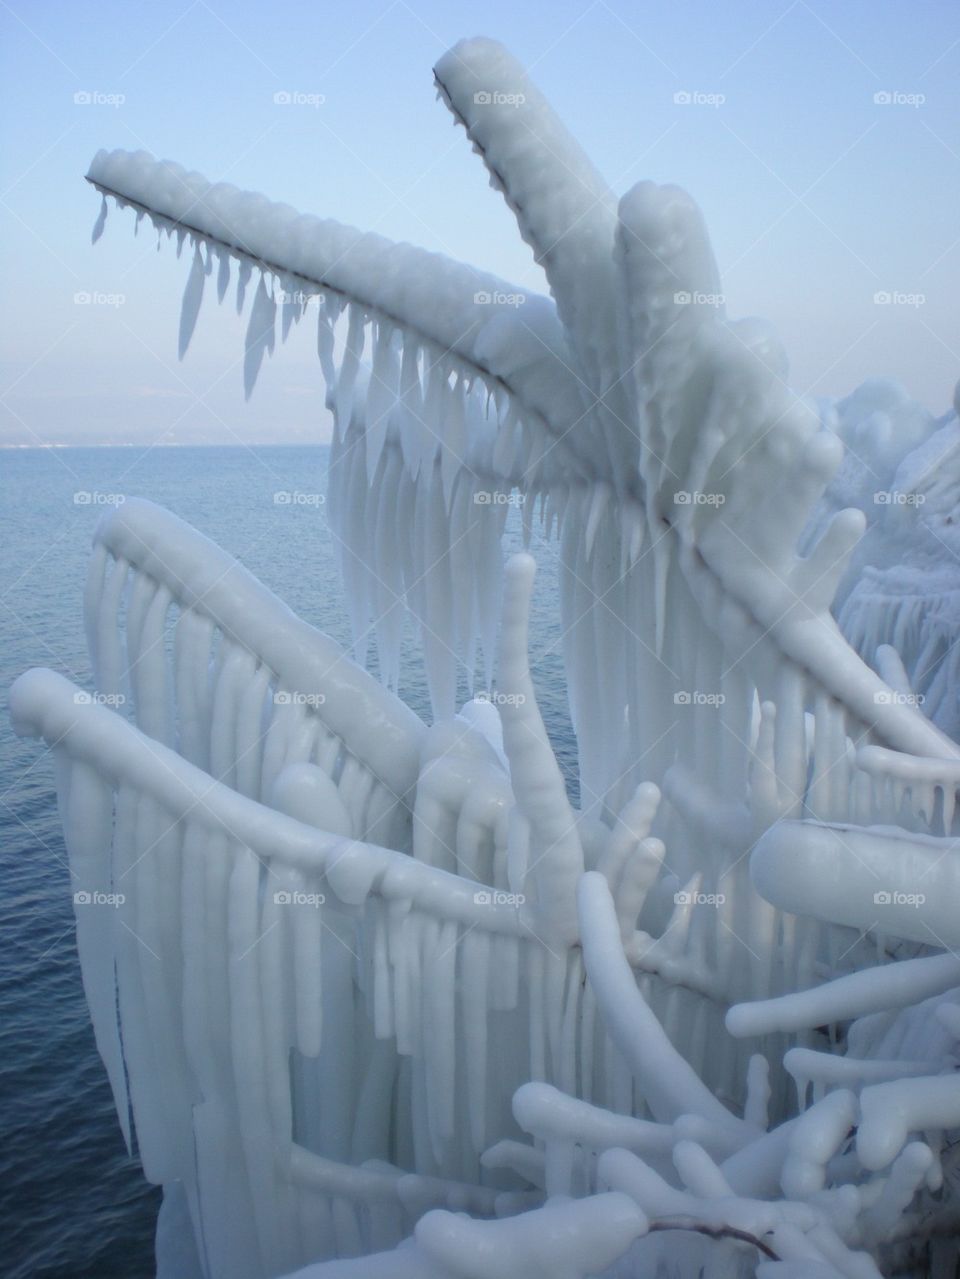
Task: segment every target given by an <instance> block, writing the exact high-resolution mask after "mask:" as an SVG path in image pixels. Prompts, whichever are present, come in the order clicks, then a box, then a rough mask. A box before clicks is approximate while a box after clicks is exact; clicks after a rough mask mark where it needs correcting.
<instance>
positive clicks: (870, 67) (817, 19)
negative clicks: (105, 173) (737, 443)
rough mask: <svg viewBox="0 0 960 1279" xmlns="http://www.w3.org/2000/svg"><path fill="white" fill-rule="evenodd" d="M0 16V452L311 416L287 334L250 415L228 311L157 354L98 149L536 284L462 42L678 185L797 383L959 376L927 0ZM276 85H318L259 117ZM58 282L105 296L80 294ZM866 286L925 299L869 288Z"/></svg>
mask: <svg viewBox="0 0 960 1279" xmlns="http://www.w3.org/2000/svg"><path fill="white" fill-rule="evenodd" d="M0 23H2V40H3V50H4V51H3V54H2V58H3V78H2V83H3V90H2V92H3V96H4V98H5V99H6V101H5V103H4V112H3V118H4V124H3V149H2V150H3V154H2V174H0V188H2V192H3V194H2V202H0V219H2V241H0V243H2V245H3V280H2V288H3V291H4V294H5V296H4V297H3V302H2V310H0V313H2V315H3V331H2V340H3V352H2V383H3V394H2V398H0V442H6V443H34V444H39V443H54V442H64V441H71V440H73V441H84V442H106V441H122V442H126V443H143V444H145V445H149V444H151V443H154V442H163V441H176V442H199V441H216V442H222V443H229V442H231V441H233V440H236V439H241V440H244V441H254V440H257V441H264V442H266V441H270V440H276V441H278V442H286V441H291V440H300V439H304V440H305V439H317V438H320V436H321V434H322V433H323V432H324V431H325V430H326V424H325V420H324V419H325V414H324V410H323V408H322V392H321V382H320V373H319V368H318V367H317V364H316V361H315V359H314V358H313V355H312V334H309V333H306V332H300V333H297V334H295V335H294V337H292V338H291V339H290V342H289V343H288V345H287V347H286V348H284V349H283V350H282V352H280V353H279V354H278V355H277V356H276V357H275V358H274V360H273V362H272V364H270V365H269V366H268V367H267V368H266V369H265V370H264V372H263V373H262V374H261V380H260V384H259V386H258V388H257V391H256V393H255V395H254V398H253V400H252V401H251V402H250V403H249V404H245V403H244V400H243V395H242V389H241V378H240V365H239V360H240V357H241V354H242V334H243V328H244V324H243V321H240V320H238V319H236V317H235V316H234V315H233V314H232V312H231V311H229V310H227V309H226V308H225V309H223V310H221V311H220V312H218V311H217V310H216V308H215V307H210V308H205V309H204V312H203V313H202V315H201V317H200V322H199V325H198V330H197V334H196V336H195V338H194V345H193V346H192V348H191V350H190V352H189V354H188V357H187V359H186V360H185V362H184V363H182V364H178V362H177V359H176V335H177V321H178V316H179V308H180V297H181V293H182V288H183V284H184V281H185V277H186V273H187V270H188V262H187V261H186V260H184V261H181V262H177V260H176V258H175V256H174V254H173V253H172V252H171V251H170V250H169V249H166V248H165V249H164V251H163V252H161V253H160V254H159V255H158V254H157V253H156V252H155V247H154V241H153V239H152V238H151V237H150V236H149V235H143V236H142V237H141V238H139V239H137V240H135V239H134V238H133V235H132V215H130V214H129V213H127V214H125V215H119V216H112V217H111V219H110V220H109V221H108V224H107V231H106V234H105V235H104V237H103V239H102V240H101V241H100V243H99V244H98V245H97V246H96V248H93V247H91V244H90V228H91V226H92V223H93V221H94V218H95V216H96V212H97V207H98V198H97V197H96V195H95V194H94V193H93V192H92V191H91V189H90V188H89V187H88V186H87V184H85V183H84V181H83V174H84V172H85V171H86V167H87V165H88V163H89V161H90V159H91V157H92V156H93V154H94V152H95V151H96V150H97V149H98V148H99V147H101V146H107V147H115V146H119V147H124V148H129V149H136V148H144V149H146V150H149V151H152V152H153V153H154V154H156V155H158V156H162V157H165V158H172V159H176V160H179V161H180V162H182V163H183V164H185V165H187V166H188V167H190V168H195V169H199V170H200V171H201V172H203V173H205V174H206V175H207V176H209V177H210V178H212V179H221V178H222V179H226V180H229V181H231V182H234V183H235V184H236V185H238V186H241V187H245V188H252V189H258V190H262V191H265V192H266V193H267V194H269V195H270V196H272V197H273V198H275V199H278V200H283V201H285V202H287V203H290V204H293V205H295V206H297V207H299V208H302V209H304V210H309V211H311V212H316V213H321V214H324V215H328V216H332V217H336V218H338V219H340V220H342V221H345V222H349V223H353V224H355V225H359V226H362V227H368V228H371V229H375V230H378V231H380V232H381V233H382V234H385V235H388V236H390V237H392V238H395V239H401V240H409V241H413V242H415V243H418V244H422V245H425V246H426V247H428V248H432V249H437V250H440V251H443V252H447V253H449V254H451V255H452V256H454V257H459V258H463V259H466V260H469V261H472V262H475V263H477V264H479V265H482V266H485V267H488V268H490V269H492V270H494V271H496V272H498V273H499V274H501V275H503V276H505V277H506V278H508V279H510V280H513V281H515V282H516V283H517V284H519V285H520V286H521V287H524V288H526V289H532V288H542V287H544V285H543V279H542V276H541V274H540V272H539V271H538V269H537V268H536V266H535V265H534V264H533V262H532V259H531V257H530V254H529V251H528V250H527V248H526V247H525V246H524V245H523V243H522V242H521V241H520V239H519V236H518V235H517V233H516V230H515V227H514V224H513V221H512V218H511V216H510V214H509V213H508V211H507V210H506V208H505V207H504V206H503V204H502V202H501V200H500V199H499V197H497V196H496V195H495V194H494V193H493V192H492V191H491V190H490V189H489V188H488V186H487V182H486V176H485V174H484V172H483V169H482V166H481V164H480V162H479V160H478V159H477V158H476V157H475V156H473V155H472V154H471V152H470V148H469V146H468V144H467V143H466V141H465V138H464V135H463V133H462V131H461V130H455V129H454V128H453V127H451V122H450V117H449V115H448V114H447V112H446V110H445V109H444V108H443V106H442V105H441V104H440V103H439V102H437V101H436V100H435V97H434V91H433V85H432V76H431V67H432V65H433V63H434V62H435V61H436V59H437V57H438V56H439V55H440V54H441V53H442V52H443V51H444V50H445V49H446V48H448V47H449V46H450V45H451V44H452V43H453V42H454V41H455V40H457V39H458V38H460V37H462V36H465V35H476V34H484V35H490V36H494V37H496V38H498V39H500V40H502V41H504V42H505V43H506V44H508V45H509V46H510V47H511V49H512V50H513V52H514V53H515V54H516V55H517V56H518V57H519V58H520V59H521V61H523V62H524V63H526V65H527V66H528V67H530V68H532V71H533V75H534V78H535V79H536V80H537V82H538V83H539V85H540V87H541V88H542V89H543V90H544V91H545V92H546V94H547V95H548V97H549V98H550V99H551V100H552V102H553V104H554V106H555V107H556V109H557V110H558V111H559V113H560V114H561V116H562V117H563V118H564V119H565V120H566V121H567V123H568V124H569V125H570V126H571V127H572V128H573V130H574V131H575V132H576V134H577V135H578V137H579V138H580V140H581V142H582V143H583V144H584V146H585V147H586V149H587V150H588V152H590V154H591V155H592V156H593V158H594V159H595V161H596V162H597V164H598V166H599V167H600V169H601V170H602V171H603V172H604V174H605V175H606V177H607V178H608V180H609V181H610V183H611V185H612V186H613V187H614V189H615V190H617V191H618V192H623V191H624V190H626V189H628V188H629V187H630V186H631V185H632V184H633V183H635V182H637V181H639V180H641V179H643V178H652V179H654V180H655V181H659V182H676V183H678V184H680V185H681V186H684V187H686V188H687V189H688V190H689V191H690V192H691V193H692V194H693V195H694V197H695V198H696V199H697V200H698V201H699V203H700V205H701V207H702V208H703V210H704V213H705V216H706V219H707V224H708V226H709V227H710V230H711V234H712V236H713V241H714V247H715V251H716V254H717V257H718V260H719V263H720V268H721V272H722V275H723V278H724V292H725V294H726V297H727V302H728V308H729V310H730V311H731V312H732V314H734V315H745V314H758V315H763V316H765V317H767V318H768V319H770V320H771V321H772V322H773V323H774V324H775V326H776V327H777V329H778V330H779V331H780V334H781V337H782V338H783V341H784V343H785V345H786V347H787V350H788V352H789V354H790V358H791V369H792V380H793V384H794V386H795V387H796V388H797V389H798V390H800V391H810V392H813V393H818V394H819V393H824V394H842V393H844V392H845V391H847V390H849V389H851V388H852V387H853V386H854V385H856V384H857V383H858V382H859V381H861V380H862V379H863V378H865V377H867V376H871V375H874V374H883V375H886V376H891V377H896V378H899V379H900V380H901V381H903V382H904V383H905V384H906V386H907V388H908V389H909V390H910V392H911V393H912V394H914V395H915V396H917V397H918V398H919V399H920V400H922V401H923V402H924V403H925V404H927V405H928V406H929V407H930V408H931V409H933V410H934V411H936V412H941V411H943V410H944V409H945V408H946V407H947V406H948V404H949V402H950V398H951V395H952V388H953V385H954V383H955V381H956V380H957V377H958V376H960V354H958V353H960V333H958V329H957V298H958V297H960V287H958V285H960V224H958V219H957V210H958V208H960V128H958V123H960V82H958V77H957V74H956V71H957V65H958V61H960V10H958V8H957V6H956V5H955V4H953V3H947V0H931V2H929V3H925V4H923V5H917V4H915V3H911V2H909V0H892V2H888V3H884V2H883V0H880V2H877V0H874V2H872V3H865V2H861V0H847V2H845V3H842V4H838V3H833V4H828V3H826V2H825V0H815V2H814V0H811V2H808V0H792V2H791V0H783V2H782V3H781V2H780V0H777V2H775V3H772V2H766V3H748V2H747V0H732V2H731V3H727V4H723V5H717V4H716V3H700V0H692V2H681V3H675V4H670V5H665V4H637V3H624V2H623V0H609V2H608V0H596V2H595V3H588V2H587V0H578V2H577V3H568V2H567V0H556V2H555V3H552V4H550V5H544V4H526V5H524V4H518V3H517V2H516V0H513V3H509V4H508V3H501V2H500V0H491V2H489V3H484V4H483V5H480V4H467V3H459V2H457V0H448V2H443V0H410V2H408V0H377V2H369V0H359V3H351V4H346V3H339V4H327V3H305V2H304V3H301V2H299V0H274V3H272V4H270V5H263V4H262V3H261V4H255V3H247V2H244V0H241V2H237V3H228V2H227V0H192V2H191V0H180V2H178V3H166V4H151V5H130V4H129V2H128V0H124V2H123V3H121V2H120V0H101V2H100V3H99V4H97V5H96V6H95V7H94V6H87V5H80V4H77V3H75V2H71V0H31V2H30V3H27V2H26V0H11V2H10V3H7V2H6V0H0ZM281 90H287V91H290V92H293V93H299V94H304V95H311V94H312V95H322V96H323V98H324V101H323V104H322V105H321V106H317V107H312V106H295V105H291V106H278V105H276V104H275V102H274V95H275V93H277V92H278V91H281ZM682 92H687V93H690V94H693V95H694V96H696V95H705V96H707V97H710V98H712V99H713V100H714V101H716V100H717V99H718V98H722V99H723V101H722V102H721V103H720V104H719V105H707V104H706V103H703V104H697V103H696V102H694V103H690V104H682V103H677V102H675V100H674V95H675V94H677V93H682ZM78 93H81V94H82V93H86V94H89V95H91V97H92V98H93V101H90V102H76V101H75V95H76V94H78ZM878 93H879V94H888V95H893V96H894V99H895V100H894V101H892V102H886V103H877V102H875V100H874V98H875V95H876V94H878ZM120 99H122V101H121V100H120ZM84 291H86V292H97V293H100V294H114V295H122V297H123V299H124V300H123V303H122V304H121V305H116V306H110V305H105V304H101V305H95V306H78V305H77V304H76V303H75V302H74V295H75V293H77V292H84ZM877 292H891V293H894V292H896V293H901V294H908V295H921V296H922V298H923V302H922V304H919V305H909V304H906V303H902V304H898V305H889V306H878V305H876V304H875V302H874V295H875V294H876V293H877Z"/></svg>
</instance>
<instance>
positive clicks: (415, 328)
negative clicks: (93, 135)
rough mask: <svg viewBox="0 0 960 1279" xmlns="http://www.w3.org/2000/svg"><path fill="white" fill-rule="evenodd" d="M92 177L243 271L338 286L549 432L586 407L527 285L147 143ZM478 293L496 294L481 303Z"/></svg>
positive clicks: (546, 314) (556, 329)
mask: <svg viewBox="0 0 960 1279" xmlns="http://www.w3.org/2000/svg"><path fill="white" fill-rule="evenodd" d="M87 178H88V180H89V181H90V182H91V183H93V184H94V186H96V187H97V189H98V190H99V191H100V192H101V193H102V194H105V195H107V196H110V197H113V198H115V199H116V200H118V201H119V202H121V203H127V204H132V205H134V207H136V208H137V209H138V211H141V212H146V213H147V214H149V216H150V217H151V218H152V219H153V220H154V221H155V222H156V224H157V225H158V226H159V227H165V228H166V229H168V230H176V231H177V232H178V233H179V234H180V235H181V236H186V235H191V236H192V237H194V238H197V237H199V238H202V239H203V240H204V241H206V242H207V245H208V248H210V249H212V250H216V249H219V250H221V251H224V252H228V253H229V254H231V255H234V256H237V257H238V258H240V260H241V278H242V277H243V274H244V269H245V274H246V275H249V272H250V268H251V266H253V267H256V268H259V270H260V271H262V272H264V273H267V274H271V275H275V276H278V277H280V278H281V279H284V281H285V283H284V288H288V287H289V288H292V289H293V290H302V291H303V293H305V294H307V295H309V294H311V293H320V292H323V291H326V290H331V291H333V292H334V293H335V294H337V295H338V296H339V297H340V299H342V300H346V301H348V302H356V303H358V304H359V305H360V306H362V307H363V308H364V310H365V311H367V312H369V313H375V314H377V315H379V316H381V317H383V318H385V319H386V320H388V321H389V322H390V323H391V324H393V325H397V326H399V327H401V328H402V329H403V330H404V331H405V332H409V333H411V334H412V335H413V336H414V337H415V338H417V339H419V340H420V341H422V342H423V343H425V344H431V343H432V344H435V345H436V346H437V347H438V348H439V349H440V350H442V351H450V352H452V353H455V354H456V356H457V357H458V358H459V359H462V360H463V361H465V362H466V364H468V365H470V366H472V368H473V369H474V370H475V371H476V372H477V373H479V374H481V375H482V376H484V377H487V378H489V379H490V380H491V381H496V382H499V383H500V384H502V386H503V387H504V388H505V389H506V390H507V391H508V392H509V394H510V395H512V396H514V397H515V398H516V400H517V402H518V403H519V404H520V405H522V406H523V408H524V409H525V410H527V411H529V412H531V413H533V414H536V416H537V419H538V421H539V422H540V424H541V426H542V428H543V429H544V430H545V431H546V430H548V429H551V430H552V429H554V428H555V427H556V426H558V425H559V424H561V423H563V422H566V425H567V427H569V426H570V425H571V424H572V423H573V422H574V421H575V420H576V418H577V417H579V415H580V412H582V410H581V409H580V408H579V397H578V383H577V380H576V378H575V377H574V376H573V375H572V374H571V372H570V362H571V356H570V352H569V350H568V347H567V342H566V339H565V336H564V333H563V331H562V328H561V326H560V323H559V320H558V318H557V315H556V310H555V307H554V306H553V304H552V302H551V301H550V300H549V299H548V298H545V297H543V296H542V295H537V294H534V293H533V292H532V291H527V292H526V293H521V291H520V290H519V289H518V288H516V286H514V285H512V284H510V283H508V282H507V281H505V280H501V279H499V278H498V277H496V276H494V275H491V274H489V273H488V272H485V271H479V270H477V269H476V268H474V267H470V266H466V265H463V264H461V263H458V262H454V261H452V260H451V259H449V258H445V257H443V256H442V255H441V254H438V253H429V252H427V251H426V250H423V249H418V248H414V247H412V246H410V245H405V244H393V243H391V242H390V241H389V240H386V239H384V238H383V237H382V236H379V235H374V234H372V233H365V232H362V231H359V230H358V229H357V228H355V227H350V226H343V225H341V224H340V223H338V222H335V221H333V220H332V219H321V218H317V217H313V216H312V215H309V214H300V213H298V212H297V211H296V210H295V209H292V208H291V207H290V206H289V205H286V204H279V203H274V202H272V201H270V200H268V199H267V198H266V197H265V196H263V195H260V194H259V193H256V192H251V191H240V190H238V189H237V188H236V187H234V186H231V185H230V184H229V183H225V182H220V183H211V182H209V181H208V180H207V179H206V178H205V177H204V176H203V175H202V174H200V173H193V172H189V171H188V170H187V169H185V168H183V166H182V165H179V164H175V163H174V162H172V161H169V160H157V159H155V158H154V157H153V156H152V155H150V154H149V153H147V152H146V151H136V152H131V151H122V150H117V151H110V152H108V151H104V150H102V151H98V152H97V154H96V156H94V158H93V161H92V162H91V165H90V169H89V171H88V173H87ZM196 291H197V290H196V289H195V288H192V289H188V291H187V298H188V305H187V308H186V313H187V317H188V318H187V321H186V323H185V325H184V327H183V329H182V330H181V334H182V337H183V338H185V339H186V340H189V336H190V332H191V331H192V327H193V323H194V322H195V320H196V314H195V304H196V305H198V303H199V300H198V299H197V298H196V297H195V294H196ZM478 296H485V297H486V298H488V299H490V301H489V303H488V304H487V305H478V304H477V301H476V299H477V297H478ZM517 296H522V297H523V298H524V299H525V300H524V304H523V308H522V309H523V317H522V323H521V321H520V319H519V318H518V316H517V314H516V308H515V307H514V306H513V305H512V304H510V303H498V302H497V301H496V299H498V298H513V297H517ZM574 409H575V410H576V411H575V412H571V410H574ZM563 429H564V428H563V426H562V425H561V426H560V431H561V432H562V430H563ZM560 448H561V451H562V450H563V448H564V446H563V445H561V446H560Z"/></svg>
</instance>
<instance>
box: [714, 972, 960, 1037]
mask: <svg viewBox="0 0 960 1279" xmlns="http://www.w3.org/2000/svg"><path fill="white" fill-rule="evenodd" d="M958 985H960V957H958V956H956V955H953V954H950V955H930V956H924V957H923V958H921V959H905V960H903V961H901V962H900V963H897V964H887V965H885V966H884V967H882V968H868V969H865V970H864V971H862V972H857V973H850V974H849V975H847V976H845V977H838V978H837V979H836V981H831V982H825V983H824V984H823V985H822V986H814V987H813V988H812V989H810V990H798V991H795V992H793V993H791V994H789V995H781V996H780V997H779V998H777V999H761V1000H758V1001H757V1002H756V1003H750V1004H734V1005H733V1007H732V1008H730V1009H729V1011H728V1012H727V1030H729V1032H730V1034H731V1035H735V1036H737V1037H738V1038H750V1037H752V1036H755V1035H769V1034H773V1033H775V1032H777V1031H780V1032H785V1033H788V1034H789V1033H791V1032H792V1031H796V1030H809V1029H811V1028H812V1027H814V1026H828V1025H830V1023H831V1022H839V1021H847V1020H849V1019H851V1018H853V1017H865V1016H867V1014H869V1013H873V1012H882V1011H883V1010H885V1009H888V1008H904V1007H906V1006H908V1005H909V1004H919V1003H920V1002H921V1001H922V1000H924V999H929V998H930V996H931V995H939V994H942V993H943V992H944V991H946V990H950V989H951V987H953V986H958Z"/></svg>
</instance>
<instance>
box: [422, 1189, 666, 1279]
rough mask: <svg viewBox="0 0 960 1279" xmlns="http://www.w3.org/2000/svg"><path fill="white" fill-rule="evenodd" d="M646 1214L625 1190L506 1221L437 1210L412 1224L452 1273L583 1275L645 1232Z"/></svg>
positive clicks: (472, 1276) (532, 1277)
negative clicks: (473, 1219) (484, 1220)
mask: <svg viewBox="0 0 960 1279" xmlns="http://www.w3.org/2000/svg"><path fill="white" fill-rule="evenodd" d="M647 1226H648V1223H647V1218H646V1216H645V1215H644V1213H643V1212H642V1211H641V1210H640V1209H639V1208H638V1207H637V1205H636V1204H635V1203H634V1202H633V1201H632V1200H631V1199H630V1198H629V1197H628V1196H627V1195H624V1194H620V1193H618V1192H611V1193H609V1194H604V1195H596V1196H594V1197H592V1198H591V1199H589V1200H578V1201H573V1202H571V1201H567V1200H560V1201H559V1202H557V1203H548V1204H547V1205H545V1206H544V1207H543V1208H540V1209H537V1210H536V1211H535V1212H532V1213H525V1214H522V1215H521V1216H519V1217H510V1218H507V1219H506V1220H503V1221H495V1222H483V1221H471V1220H470V1219H469V1218H468V1217H464V1216H461V1215H454V1214H453V1213H448V1212H443V1211H440V1210H435V1211H433V1212H429V1213H427V1215H426V1216H425V1217H422V1218H421V1219H420V1221H419V1222H418V1224H417V1229H416V1236H415V1237H416V1240H417V1243H418V1245H419V1246H420V1247H421V1248H422V1249H423V1251H424V1252H425V1253H426V1255H427V1256H428V1257H429V1258H430V1259H431V1260H432V1261H435V1262H437V1263H439V1264H441V1265H443V1266H445V1267H447V1268H448V1270H449V1273H450V1274H451V1275H455V1276H457V1279H501V1276H503V1275H509V1274H523V1275H524V1276H527V1277H528V1279H583V1277H584V1276H586V1275H589V1274H596V1273H597V1270H598V1269H600V1270H602V1269H604V1268H605V1267H606V1266H608V1265H610V1264H611V1263H612V1262H614V1261H616V1260H617V1258H619V1257H621V1256H622V1255H623V1253H624V1252H626V1250H627V1248H628V1247H629V1246H630V1244H631V1243H632V1242H633V1241H634V1240H635V1239H638V1238H641V1237H642V1236H643V1235H645V1234H646V1232H647Z"/></svg>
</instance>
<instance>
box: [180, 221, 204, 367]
mask: <svg viewBox="0 0 960 1279" xmlns="http://www.w3.org/2000/svg"><path fill="white" fill-rule="evenodd" d="M205 275H206V272H205V271H204V268H203V258H202V257H201V255H200V245H199V244H198V245H197V247H196V248H195V249H194V251H193V262H192V264H191V266H190V274H189V276H188V277H187V286H186V288H185V289H184V291H183V303H182V305H181V308H180V338H179V342H178V344H177V356H178V358H179V359H181V360H182V359H183V357H184V356H185V355H186V353H187V348H188V347H189V346H190V339H191V338H192V337H193V330H194V328H195V327H196V323H197V316H198V315H199V314H200V304H201V302H202V301H203V281H204V278H205Z"/></svg>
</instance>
